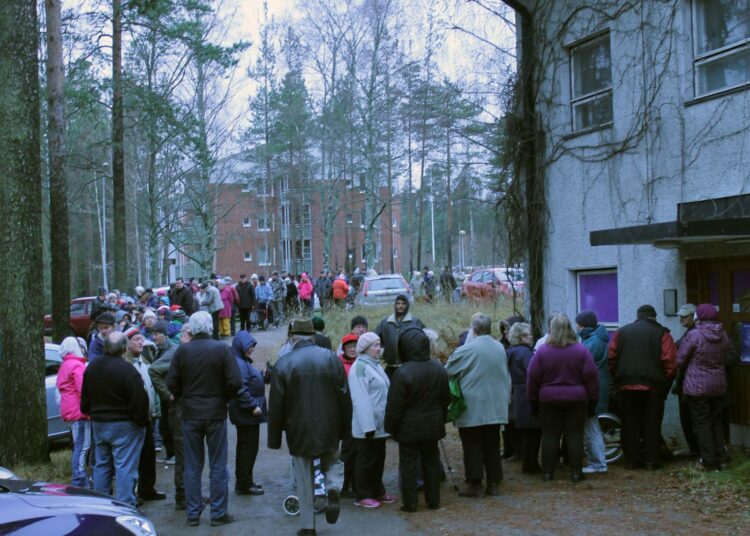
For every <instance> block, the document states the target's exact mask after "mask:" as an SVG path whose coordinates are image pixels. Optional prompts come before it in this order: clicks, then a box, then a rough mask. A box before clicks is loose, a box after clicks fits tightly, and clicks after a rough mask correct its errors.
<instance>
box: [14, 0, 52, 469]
mask: <svg viewBox="0 0 750 536" xmlns="http://www.w3.org/2000/svg"><path fill="white" fill-rule="evenodd" d="M36 9H37V8H36V2H35V1H34V0H18V1H16V2H0V125H2V128H0V177H2V188H0V203H2V207H3V210H1V211H0V229H2V230H3V232H2V233H0V251H1V252H2V254H1V256H0V262H1V263H2V266H3V270H4V273H5V274H6V276H5V277H2V278H0V295H2V296H3V299H2V300H1V301H0V326H2V329H0V460H2V463H3V465H11V466H12V465H15V464H18V463H40V462H45V461H47V460H48V459H49V455H48V446H47V419H46V411H45V392H44V365H43V363H44V362H43V360H42V357H43V356H44V348H43V345H42V340H43V339H42V296H43V292H42V277H41V273H42V220H41V214H42V210H41V208H42V177H41V156H40V154H41V151H40V149H41V148H40V140H39V135H40V129H39V127H40V117H39V115H40V114H39V64H38V59H37V45H38V39H39V29H38V26H37V11H36ZM61 246H65V245H61Z"/></svg>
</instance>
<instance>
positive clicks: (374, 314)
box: [323, 301, 513, 357]
mask: <svg viewBox="0 0 750 536" xmlns="http://www.w3.org/2000/svg"><path fill="white" fill-rule="evenodd" d="M410 312H411V313H412V314H413V315H414V316H416V317H418V318H419V319H420V320H421V321H422V323H424V325H425V326H426V327H428V328H430V329H433V330H435V331H436V332H437V333H438V335H440V339H441V341H442V343H443V344H442V345H441V346H442V348H440V350H441V351H440V353H441V354H442V353H445V354H446V355H445V356H441V357H447V356H448V355H450V353H451V352H453V350H454V349H455V348H456V345H457V344H458V336H459V335H460V333H461V332H462V331H464V330H465V329H468V327H469V324H470V323H471V316H472V315H473V314H474V313H477V312H481V313H485V314H486V315H489V316H490V317H491V318H492V320H493V322H492V334H493V336H495V337H498V338H499V336H500V328H499V322H500V320H502V319H503V318H507V317H508V316H510V315H511V314H513V308H512V307H511V305H510V304H509V303H507V302H506V301H498V302H496V303H486V304H471V303H466V304H460V305H454V304H426V303H415V304H414V305H412V307H411V309H410ZM392 313H393V306H392V305H391V306H386V307H378V308H374V307H372V308H354V309H350V310H342V309H331V310H329V311H325V312H324V314H323V319H324V320H325V322H326V334H327V335H328V336H329V337H330V338H331V342H332V343H333V346H334V348H336V347H337V346H338V343H339V342H340V341H341V338H342V337H343V336H344V335H345V334H346V333H348V332H349V325H350V322H351V319H352V318H353V317H354V316H356V315H362V316H364V317H365V318H367V321H368V323H369V329H370V330H371V331H373V330H375V328H376V327H377V325H378V324H379V323H380V321H381V320H382V319H383V318H385V317H386V316H388V315H390V314H392Z"/></svg>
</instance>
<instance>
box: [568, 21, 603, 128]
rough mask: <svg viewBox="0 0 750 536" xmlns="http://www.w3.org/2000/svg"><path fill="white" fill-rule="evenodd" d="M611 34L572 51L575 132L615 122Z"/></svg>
mask: <svg viewBox="0 0 750 536" xmlns="http://www.w3.org/2000/svg"><path fill="white" fill-rule="evenodd" d="M610 57H611V56H610V48H609V32H607V33H604V34H600V35H598V36H596V37H593V38H591V39H589V40H587V41H585V42H583V43H580V44H577V45H574V46H573V47H571V48H570V69H571V75H570V80H571V96H572V98H571V108H572V115H573V130H574V131H578V130H586V129H589V128H594V127H598V126H602V125H607V124H609V123H611V122H612V63H611V60H610Z"/></svg>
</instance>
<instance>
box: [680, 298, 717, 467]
mask: <svg viewBox="0 0 750 536" xmlns="http://www.w3.org/2000/svg"><path fill="white" fill-rule="evenodd" d="M695 316H696V319H697V320H698V322H697V324H696V326H695V329H691V330H690V331H688V332H687V333H686V334H685V338H684V339H683V340H682V342H681V343H680V349H679V351H678V353H677V365H678V366H679V367H680V369H681V370H682V371H684V373H685V380H684V382H683V383H682V393H683V397H684V400H685V401H686V402H687V404H688V406H689V407H690V416H691V417H692V419H693V430H694V431H695V435H696V437H697V439H698V448H699V450H700V454H701V466H702V468H703V469H707V470H719V469H720V468H722V465H724V464H726V463H727V461H728V458H727V452H726V449H725V448H724V429H723V426H722V421H721V401H722V398H723V397H724V393H726V391H727V375H726V368H725V367H726V362H727V354H728V352H729V337H727V334H726V333H725V332H724V328H723V327H722V325H721V323H719V322H718V318H719V312H718V311H717V310H716V307H714V306H713V305H711V304H708V303H702V304H700V305H699V306H698V307H696V309H695Z"/></svg>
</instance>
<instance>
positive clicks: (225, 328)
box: [217, 279, 236, 337]
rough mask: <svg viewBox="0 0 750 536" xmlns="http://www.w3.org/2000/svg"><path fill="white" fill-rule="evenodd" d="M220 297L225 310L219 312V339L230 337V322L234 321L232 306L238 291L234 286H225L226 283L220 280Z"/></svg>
mask: <svg viewBox="0 0 750 536" xmlns="http://www.w3.org/2000/svg"><path fill="white" fill-rule="evenodd" d="M217 281H218V285H219V295H220V296H221V303H223V304H224V308H223V309H220V310H219V337H229V336H230V334H231V332H230V327H231V326H230V322H231V320H232V305H234V302H235V300H234V295H235V293H236V291H235V290H234V288H233V287H232V285H226V284H224V281H222V280H221V279H218V280H217Z"/></svg>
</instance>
